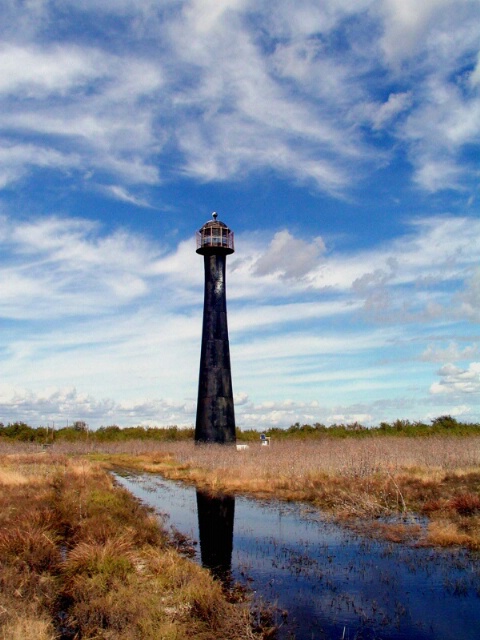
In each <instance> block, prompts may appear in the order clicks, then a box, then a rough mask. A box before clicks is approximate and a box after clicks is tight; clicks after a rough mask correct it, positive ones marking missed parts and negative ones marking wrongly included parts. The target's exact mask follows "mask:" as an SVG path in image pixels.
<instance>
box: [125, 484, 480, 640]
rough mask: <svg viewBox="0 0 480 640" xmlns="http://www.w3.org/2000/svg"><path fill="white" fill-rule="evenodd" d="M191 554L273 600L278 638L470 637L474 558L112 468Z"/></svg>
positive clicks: (477, 566) (473, 631)
mask: <svg viewBox="0 0 480 640" xmlns="http://www.w3.org/2000/svg"><path fill="white" fill-rule="evenodd" d="M116 478H117V480H118V482H119V483H120V484H121V485H123V486H124V487H125V488H127V489H128V490H129V491H131V492H132V493H133V494H134V495H135V496H137V497H138V498H140V499H141V500H142V501H143V502H144V503H145V504H148V505H149V506H151V507H154V508H155V510H156V511H157V513H159V514H160V517H161V518H162V519H163V521H164V523H165V524H166V525H167V527H172V528H173V529H174V530H177V531H179V532H181V533H182V534H184V535H186V536H188V537H189V538H191V539H192V540H193V541H195V542H196V545H195V549H196V559H197V561H198V562H202V564H203V565H204V566H206V567H208V568H209V569H210V570H211V571H212V572H213V573H214V574H215V575H216V576H217V577H219V578H220V579H222V580H228V579H229V578H230V577H231V579H233V580H234V581H237V582H239V583H243V584H246V585H248V586H249V588H250V589H251V590H252V591H253V592H254V593H255V597H257V598H258V599H259V600H261V601H263V602H264V603H268V604H271V605H273V607H274V611H275V622H276V624H278V625H279V626H280V629H279V633H278V637H279V638H281V639H287V638H288V639H290V638H295V639H297V640H307V639H308V640H312V639H319V640H321V639H325V640H367V639H368V640H477V639H478V638H480V562H478V560H479V558H478V556H477V557H475V556H473V555H471V554H467V553H465V552H462V551H454V552H452V551H438V550H433V549H422V548H419V549H416V548H410V547H407V546H404V545H398V544H392V543H383V542H378V541H372V540H369V539H366V538H364V537H362V536H358V535H355V534H354V533H352V532H351V531H347V530H345V529H343V528H341V527H338V526H336V525H335V524H333V523H331V522H328V521H327V520H326V519H324V518H322V516H321V514H319V513H318V512H312V511H309V510H308V509H306V508H305V507H303V506H302V505H293V506H292V505H286V504H282V503H279V502H268V503H265V502H258V501H256V500H251V499H247V498H243V497H237V498H233V497H226V498H220V499H212V498H209V497H208V496H205V495H204V494H202V493H198V492H197V491H196V490H195V488H193V487H189V486H185V485H182V484H178V483H173V482H170V481H166V480H164V479H162V478H159V477H158V476H153V475H146V474H145V475H143V474H138V475H127V476H124V475H123V474H122V475H116Z"/></svg>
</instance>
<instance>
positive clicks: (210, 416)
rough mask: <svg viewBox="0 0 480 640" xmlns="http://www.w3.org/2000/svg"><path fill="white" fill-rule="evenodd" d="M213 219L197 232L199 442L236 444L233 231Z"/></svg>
mask: <svg viewBox="0 0 480 640" xmlns="http://www.w3.org/2000/svg"><path fill="white" fill-rule="evenodd" d="M212 218H213V219H212V220H210V221H209V222H207V223H206V224H204V225H203V227H202V228H201V229H200V231H198V232H197V253H199V254H200V255H202V256H203V260H204V266H205V298H204V304H203V331H202V351H201V355H200V375H199V381H198V402H197V421H196V425H195V442H216V443H221V444H234V443H235V411H234V406H233V391H232V374H231V369H230V347H229V343H228V326H227V300H226V291H225V275H226V259H227V256H228V255H229V254H231V253H233V252H234V247H233V231H231V230H230V229H229V228H228V227H227V225H226V224H224V223H223V222H220V220H217V214H216V213H213V214H212Z"/></svg>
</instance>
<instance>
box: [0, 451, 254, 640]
mask: <svg viewBox="0 0 480 640" xmlns="http://www.w3.org/2000/svg"><path fill="white" fill-rule="evenodd" d="M0 470H1V472H0V563H1V571H0V638H2V639H3V640H7V639H8V640H16V639H18V640H20V639H21V640H54V639H55V638H58V637H60V635H62V634H63V635H65V634H67V635H68V637H78V638H85V639H87V638H91V639H93V638H96V639H99V640H100V639H103V640H109V639H111V640H154V639H155V640H157V639H159V638H162V639H165V640H170V639H172V640H173V639H176V640H179V639H183V638H190V637H194V638H200V639H204V640H207V639H208V640H215V639H219V640H220V639H222V640H223V639H225V638H231V639H232V640H237V639H238V640H241V639H246V638H252V637H254V636H253V633H252V628H251V624H250V614H249V608H248V604H242V603H237V604H232V603H230V602H228V601H227V599H226V596H225V594H224V593H223V591H222V588H221V586H220V584H219V583H217V582H214V581H213V579H212V578H211V576H210V574H209V573H208V572H207V571H205V570H203V569H202V568H200V567H198V566H197V565H195V564H194V563H192V562H190V561H189V560H187V559H185V558H182V557H180V556H179V555H178V553H176V552H175V551H174V550H173V549H172V548H171V546H170V544H169V541H168V539H167V536H166V534H165V532H163V531H162V530H161V529H160V528H159V524H158V522H157V520H156V518H155V517H154V516H153V515H152V513H150V512H149V511H148V510H147V509H145V508H144V507H142V506H141V505H140V504H139V503H138V502H136V501H135V500H134V499H133V497H132V496H131V495H130V494H129V493H128V492H126V491H125V490H123V489H121V488H119V487H116V486H114V484H113V482H112V480H111V478H110V477H109V476H108V475H107V474H106V473H105V471H103V470H102V469H100V467H99V466H98V465H95V464H92V463H91V462H89V461H88V460H86V459H85V458H71V457H67V456H65V455H61V454H58V453H55V454H50V453H49V454H47V455H43V454H41V453H37V454H36V455H33V454H28V455H8V456H5V455H4V456H0ZM256 637H258V636H256Z"/></svg>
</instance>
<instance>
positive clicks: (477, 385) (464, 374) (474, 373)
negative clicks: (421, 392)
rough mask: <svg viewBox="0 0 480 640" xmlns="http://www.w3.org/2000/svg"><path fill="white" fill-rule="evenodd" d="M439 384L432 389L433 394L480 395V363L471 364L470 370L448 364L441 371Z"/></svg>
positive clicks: (433, 385)
mask: <svg viewBox="0 0 480 640" xmlns="http://www.w3.org/2000/svg"><path fill="white" fill-rule="evenodd" d="M438 375H439V376H440V377H441V380H440V381H439V382H434V383H433V384H432V386H431V387H430V393H432V394H452V395H463V394H477V393H480V362H472V363H470V365H469V367H468V369H461V368H460V367H456V366H455V365H453V364H446V365H445V366H443V367H442V368H441V369H440V370H439V371H438Z"/></svg>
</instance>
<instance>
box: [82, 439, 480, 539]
mask: <svg viewBox="0 0 480 640" xmlns="http://www.w3.org/2000/svg"><path fill="white" fill-rule="evenodd" d="M132 448H133V450H134V451H135V453H134V454H132V451H131V452H128V447H127V446H126V445H123V448H122V447H120V446H119V445H114V446H112V447H111V448H109V449H105V450H104V453H103V454H102V453H100V451H97V452H93V453H92V455H94V456H96V457H97V458H98V459H102V460H104V461H107V460H109V461H110V463H111V464H117V465H124V466H130V467H133V468H137V469H143V470H147V471H151V472H155V473H161V474H162V475H164V476H165V477H167V478H170V479H174V480H183V481H186V482H190V483H193V484H195V485H196V486H197V487H199V488H201V489H203V490H206V491H211V492H224V493H247V494H250V495H254V496H257V497H260V498H279V499H282V500H290V501H293V500H295V501H305V502H309V503H311V504H313V505H315V506H317V507H319V508H321V509H322V510H324V511H326V512H329V513H331V514H332V515H333V516H335V517H336V518H339V519H342V520H344V521H345V522H347V523H349V524H350V525H353V524H355V525H359V526H362V527H363V528H365V521H370V522H373V521H375V520H376V521H378V520H381V519H385V520H388V518H389V517H390V516H392V515H398V516H399V518H401V521H397V522H386V523H382V526H381V527H380V526H376V527H373V526H372V527H370V528H371V531H374V532H376V533H377V534H378V535H383V536H384V537H387V538H389V539H392V540H395V539H398V540H399V541H400V540H402V541H403V540H405V539H408V538H411V537H412V536H413V537H414V539H415V540H416V541H417V542H418V543H421V544H436V545H444V546H448V545H459V544H460V545H463V546H467V547H470V548H472V549H478V548H480V437H478V436H465V437H457V436H455V437H448V436H431V437H429V438H400V437H393V436H384V437H375V438H373V437H372V438H368V437H365V438H362V439H343V440H340V439H334V438H329V437H328V436H325V437H323V438H317V439H315V440H311V441H308V440H307V441H305V440H294V439H290V440H286V441H278V442H275V441H273V443H272V444H271V446H269V447H264V446H260V445H259V444H251V445H250V448H249V449H248V450H245V451H237V450H236V449H235V448H234V447H225V446H220V445H204V446H195V445H194V444H193V443H188V442H177V443H163V444H161V445H159V446H157V447H152V445H151V444H150V445H149V447H148V451H147V449H146V447H143V448H142V446H141V443H136V444H135V445H133V447H132ZM107 451H108V455H106V452H107ZM419 516H422V517H424V518H427V519H428V521H429V525H428V526H426V527H422V526H419ZM377 524H378V522H377ZM407 529H408V531H407Z"/></svg>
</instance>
